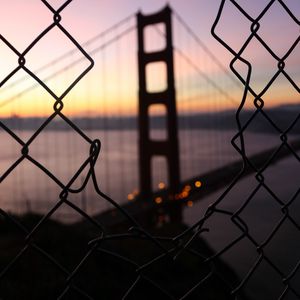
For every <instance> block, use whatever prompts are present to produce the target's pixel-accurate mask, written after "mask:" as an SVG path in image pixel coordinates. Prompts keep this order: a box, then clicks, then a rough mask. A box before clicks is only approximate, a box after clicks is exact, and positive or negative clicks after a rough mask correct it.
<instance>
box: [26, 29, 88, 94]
mask: <svg viewBox="0 0 300 300" xmlns="http://www.w3.org/2000/svg"><path fill="white" fill-rule="evenodd" d="M52 41H56V47H54V48H53V50H52V51H51V52H50V53H49V51H47V49H48V48H49V44H51V42H52ZM76 50H77V49H76V46H75V45H74V44H73V43H72V42H71V41H70V39H69V38H68V37H67V36H66V35H65V34H64V33H63V32H62V31H61V30H60V29H59V28H57V27H55V28H53V29H52V30H50V31H49V32H48V33H47V34H46V35H45V36H43V37H42V39H41V40H39V42H38V43H37V44H36V45H35V46H34V47H33V48H32V49H31V50H30V51H29V53H28V54H27V55H26V67H28V68H29V69H30V70H31V71H36V70H37V71H38V72H34V73H35V75H37V76H38V77H39V78H40V79H41V80H42V81H43V82H44V83H45V84H46V85H47V86H48V87H49V88H50V89H51V90H52V91H53V92H54V93H55V94H56V95H57V96H60V95H62V94H63V93H64V92H65V90H66V89H67V88H68V87H69V86H70V85H71V84H72V83H73V82H74V81H75V80H76V79H77V77H78V74H81V73H82V72H83V71H84V70H85V69H86V68H87V67H89V65H90V62H89V60H88V59H87V58H86V57H85V56H84V55H83V54H82V53H81V52H80V51H78V50H77V51H76ZM66 53H72V54H71V55H70V56H66V57H64V55H65V54H66ZM58 57H59V58H60V57H63V59H60V60H57V58H58ZM37 58H38V59H37Z"/></svg>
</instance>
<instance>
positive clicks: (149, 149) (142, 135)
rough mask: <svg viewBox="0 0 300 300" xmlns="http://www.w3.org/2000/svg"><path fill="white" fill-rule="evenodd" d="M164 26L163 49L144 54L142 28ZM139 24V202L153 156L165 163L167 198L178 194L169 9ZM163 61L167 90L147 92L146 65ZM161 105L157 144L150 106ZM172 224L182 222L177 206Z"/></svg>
mask: <svg viewBox="0 0 300 300" xmlns="http://www.w3.org/2000/svg"><path fill="white" fill-rule="evenodd" d="M156 24H163V25H164V26H165V39H166V42H165V45H166V46H165V48H164V49H162V50H158V51H153V52H146V51H145V34H144V33H145V30H144V29H145V28H146V27H147V26H151V25H156ZM137 25H138V68H139V69H138V70H139V122H138V124H139V167H140V171H139V172H140V174H139V175H140V191H141V198H142V199H150V198H151V194H152V168H151V160H152V159H153V157H155V156H162V157H165V158H166V161H167V174H168V181H169V182H168V186H169V197H170V198H171V199H174V201H175V197H174V196H175V194H176V193H178V189H179V184H180V172H179V170H180V168H179V149H178V137H177V135H178V129H177V112H176V92H175V80H174V63H173V41H172V24H171V9H170V8H169V6H166V7H165V8H164V9H163V10H161V11H159V12H157V13H155V14H151V15H143V14H141V13H138V14H137ZM156 62H163V63H164V64H165V65H166V78H167V79H166V81H167V82H166V86H167V87H166V89H165V90H162V91H158V92H151V91H148V90H147V80H149V78H147V76H146V75H147V72H146V67H147V65H148V64H152V63H156ZM155 104H160V105H163V106H164V107H165V108H166V109H165V112H166V116H165V117H166V132H167V137H166V139H165V140H162V141H156V140H152V139H151V138H150V130H151V128H150V114H149V109H150V106H151V105H155ZM166 213H167V214H168V215H169V217H170V219H171V221H179V220H180V219H181V208H180V205H179V204H175V203H174V205H171V206H170V207H169V208H168V211H167V212H166Z"/></svg>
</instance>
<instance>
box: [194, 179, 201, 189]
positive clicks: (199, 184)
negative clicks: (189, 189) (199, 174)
mask: <svg viewBox="0 0 300 300" xmlns="http://www.w3.org/2000/svg"><path fill="white" fill-rule="evenodd" d="M201 186H202V182H201V181H199V180H197V181H195V187H196V188H200V187H201Z"/></svg>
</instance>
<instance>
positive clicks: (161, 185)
mask: <svg viewBox="0 0 300 300" xmlns="http://www.w3.org/2000/svg"><path fill="white" fill-rule="evenodd" d="M165 187H166V184H165V183H164V182H160V183H159V184H158V188H159V189H160V190H163V189H164V188H165Z"/></svg>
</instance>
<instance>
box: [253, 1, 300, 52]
mask: <svg viewBox="0 0 300 300" xmlns="http://www.w3.org/2000/svg"><path fill="white" fill-rule="evenodd" d="M275 18H276V20H277V22H273V21H272V20H274V19H275ZM259 24H260V28H259V30H258V31H257V34H258V36H259V37H260V38H261V39H262V40H263V41H264V42H265V43H266V44H267V45H268V47H269V48H270V49H272V51H273V52H274V53H275V54H276V56H277V57H279V58H281V57H283V56H284V55H285V54H286V52H287V51H288V50H289V49H290V48H291V47H292V45H293V43H294V42H295V41H296V39H297V38H298V37H299V26H298V25H297V24H296V23H295V22H294V20H293V19H292V18H291V17H290V15H289V14H288V13H287V11H286V10H285V9H284V8H283V7H282V5H281V4H280V3H279V1H275V2H274V3H273V4H272V6H271V7H270V8H269V9H268V11H267V12H266V13H265V15H264V17H263V18H262V19H261V21H260V22H259ZM271 24H272V25H271ZM286 28H288V29H289V34H286ZM278 40H280V41H281V42H280V43H278V42H277V41H278Z"/></svg>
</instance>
